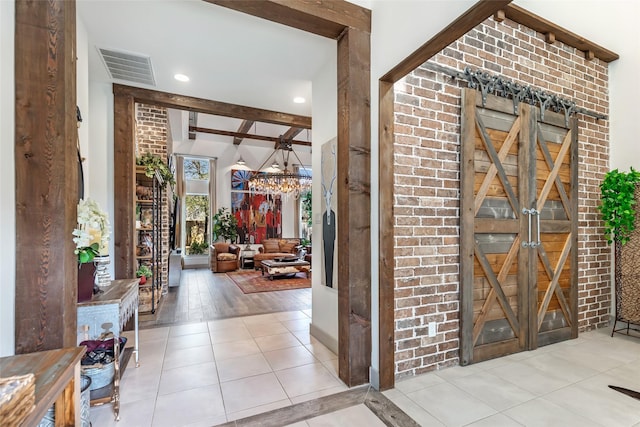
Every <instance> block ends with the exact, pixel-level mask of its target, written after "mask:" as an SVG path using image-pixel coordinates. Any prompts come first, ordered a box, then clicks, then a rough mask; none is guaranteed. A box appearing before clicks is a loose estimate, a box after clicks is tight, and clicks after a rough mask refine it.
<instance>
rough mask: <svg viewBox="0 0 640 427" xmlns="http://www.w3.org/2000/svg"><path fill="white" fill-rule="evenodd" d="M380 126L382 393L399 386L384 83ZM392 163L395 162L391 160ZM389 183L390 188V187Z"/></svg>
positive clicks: (390, 110) (390, 136)
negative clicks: (395, 376) (396, 372)
mask: <svg viewBox="0 0 640 427" xmlns="http://www.w3.org/2000/svg"><path fill="white" fill-rule="evenodd" d="M379 93H380V108H379V113H378V116H379V124H378V147H379V148H378V152H379V154H378V182H380V192H379V201H378V230H379V253H380V255H379V259H378V274H379V283H380V285H379V288H378V305H379V309H378V312H379V318H378V325H379V330H380V342H379V349H378V351H379V354H380V363H379V365H380V372H379V382H380V390H388V389H390V388H393V386H394V383H395V378H394V374H395V321H394V320H395V312H394V310H395V279H394V274H393V269H394V266H395V255H394V246H395V242H394V238H393V236H394V228H393V227H394V212H393V195H394V188H393V182H394V168H393V155H394V151H395V150H394V147H393V142H394V120H393V119H394V91H393V83H391V82H385V81H380V82H379ZM390 159H391V160H390ZM386 183H387V184H386Z"/></svg>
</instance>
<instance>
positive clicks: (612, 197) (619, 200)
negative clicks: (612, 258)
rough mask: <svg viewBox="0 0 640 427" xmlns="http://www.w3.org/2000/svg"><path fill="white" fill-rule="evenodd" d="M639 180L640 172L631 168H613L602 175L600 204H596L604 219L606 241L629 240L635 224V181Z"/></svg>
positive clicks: (623, 241) (622, 241)
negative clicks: (621, 170)
mask: <svg viewBox="0 0 640 427" xmlns="http://www.w3.org/2000/svg"><path fill="white" fill-rule="evenodd" d="M638 182H640V172H638V171H636V170H634V169H633V168H631V171H630V172H619V171H618V169H614V170H612V171H610V172H607V174H606V175H605V177H604V181H602V184H600V192H601V194H602V204H601V205H600V206H598V209H599V210H600V213H601V214H602V220H603V221H604V233H605V235H606V236H607V243H609V244H611V243H613V242H614V241H615V242H620V243H621V244H623V245H624V244H625V243H627V242H628V241H629V237H630V235H631V232H633V230H634V228H635V226H634V221H635V217H636V211H635V210H634V208H633V205H635V204H636V201H635V198H634V194H635V189H636V183H638Z"/></svg>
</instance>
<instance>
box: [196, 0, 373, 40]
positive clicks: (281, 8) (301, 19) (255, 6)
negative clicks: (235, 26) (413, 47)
mask: <svg viewBox="0 0 640 427" xmlns="http://www.w3.org/2000/svg"><path fill="white" fill-rule="evenodd" d="M205 1H207V2H209V3H213V4H216V5H218V6H222V7H226V8H229V9H233V10H236V11H238V12H244V13H247V14H249V15H253V16H257V17H260V18H264V19H268V20H269V21H273V22H278V23H280V24H284V25H287V26H289V27H293V28H297V29H299V30H303V31H307V32H310V33H313V34H317V35H320V36H323V37H328V38H331V39H337V38H338V37H339V36H340V34H341V33H342V32H343V31H344V29H345V28H347V27H350V28H355V29H358V30H360V31H364V32H367V33H370V32H371V11H370V10H369V9H365V8H363V7H360V6H357V5H355V4H353V3H350V2H346V1H341V0H333V1H327V0H316V1H309V0H304V1H291V0H268V1H267V0H242V1H238V0H205Z"/></svg>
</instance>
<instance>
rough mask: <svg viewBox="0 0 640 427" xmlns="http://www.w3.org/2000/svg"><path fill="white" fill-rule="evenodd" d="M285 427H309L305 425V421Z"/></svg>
mask: <svg viewBox="0 0 640 427" xmlns="http://www.w3.org/2000/svg"><path fill="white" fill-rule="evenodd" d="M285 427H309V424H307V422H306V421H300V422H299V423H295V424H287V425H286V426H285Z"/></svg>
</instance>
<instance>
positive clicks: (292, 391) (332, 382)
mask: <svg viewBox="0 0 640 427" xmlns="http://www.w3.org/2000/svg"><path fill="white" fill-rule="evenodd" d="M276 375H277V376H278V379H279V380H280V382H281V383H282V387H283V388H284V389H285V391H286V392H287V395H288V396H289V397H295V396H300V395H303V394H308V393H313V392H316V391H320V390H324V389H327V388H331V387H336V386H339V385H341V384H340V382H339V381H338V380H337V379H335V378H334V377H333V375H331V373H330V372H329V371H328V370H327V368H325V367H324V366H323V365H322V364H321V363H314V364H311V365H304V366H298V367H296V368H291V369H285V370H282V371H278V372H276Z"/></svg>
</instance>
